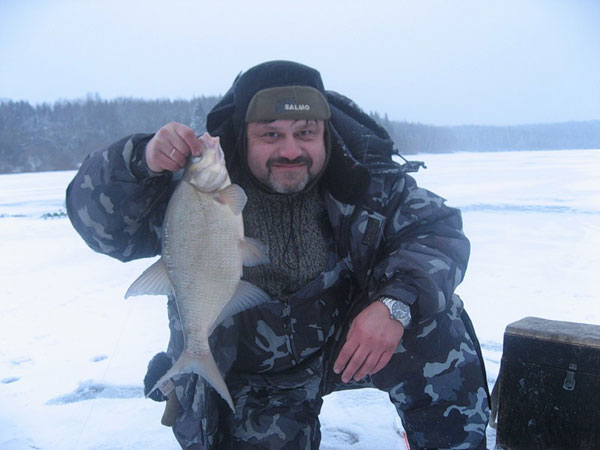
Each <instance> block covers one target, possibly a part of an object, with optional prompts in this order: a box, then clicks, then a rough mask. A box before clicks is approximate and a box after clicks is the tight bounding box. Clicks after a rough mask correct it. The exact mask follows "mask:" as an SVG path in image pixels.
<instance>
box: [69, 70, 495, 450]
mask: <svg viewBox="0 0 600 450" xmlns="http://www.w3.org/2000/svg"><path fill="white" fill-rule="evenodd" d="M207 130H208V132H209V133H210V134H211V135H212V136H219V137H220V139H221V144H222V147H223V150H224V153H225V158H226V161H227V168H228V170H229V174H230V176H231V179H232V182H235V183H237V184H239V185H240V186H241V187H242V188H243V189H244V191H245V192H246V195H247V197H248V203H247V205H246V208H245V209H244V212H243V220H244V228H245V233H246V235H247V236H249V237H252V238H255V239H258V240H259V241H262V242H263V243H265V244H267V245H268V247H269V258H270V263H269V264H264V265H260V266H256V267H250V268H245V269H244V275H243V279H244V280H246V281H248V282H250V283H252V284H254V285H256V286H258V287H260V288H261V289H263V290H264V291H265V292H266V293H267V294H268V295H269V297H270V300H269V301H267V302H265V303H262V304H260V305H259V306H257V307H255V308H252V309H249V310H247V311H243V312H241V313H239V314H237V315H235V316H233V317H232V318H230V319H227V320H226V321H225V322H223V324H222V325H220V326H219V327H217V328H216V329H215V331H214V333H213V334H212V336H211V347H212V349H213V352H214V354H215V358H216V360H217V363H218V365H219V368H220V369H221V371H222V372H223V374H224V375H225V379H226V382H227V387H228V388H229V391H230V392H231V396H232V398H233V402H234V405H235V413H232V412H231V410H230V409H229V408H228V406H227V405H226V403H225V402H224V401H223V400H222V399H221V397H220V396H219V395H218V394H217V393H216V392H215V391H213V390H212V388H210V387H209V386H208V385H207V384H206V383H205V382H204V381H202V380H198V378H197V377H196V376H195V375H183V376H180V377H175V378H174V379H173V382H174V384H175V391H174V392H175V393H176V398H177V402H178V414H177V418H176V420H175V423H174V424H173V431H174V433H175V436H176V438H177V440H178V441H179V443H180V444H181V446H182V448H184V449H235V450H239V449H250V448H252V449H257V448H261V449H269V450H273V449H294V450H296V449H317V448H318V447H319V442H320V438H321V434H320V427H319V419H318V416H319V411H320V408H321V405H322V402H323V400H322V399H323V396H324V395H326V394H328V393H330V392H332V391H336V390H343V389H352V388H361V387H374V388H377V389H380V390H383V391H385V392H387V393H388V394H389V398H390V401H391V402H392V403H393V404H394V406H395V407H396V410H397V412H398V415H399V416H400V418H401V419H402V423H403V425H404V428H405V429H406V432H407V436H408V440H409V442H410V446H411V449H413V450H416V449H432V448H433V449H442V448H453V449H455V448H461V449H463V448H464V449H467V448H470V449H485V445H486V444H485V429H486V425H487V421H488V415H489V412H488V395H487V386H486V380H485V376H484V370H483V361H482V359H481V351H480V349H479V344H478V342H477V338H476V336H475V332H474V330H473V327H472V325H471V322H470V320H469V318H468V315H467V313H466V312H465V310H464V309H463V304H462V301H461V299H460V298H459V297H458V296H456V295H455V294H454V290H455V288H456V286H457V285H458V284H459V283H460V282H461V281H462V278H463V275H464V272H465V270H466V266H467V260H468V256H469V242H468V240H467V239H466V237H465V236H464V234H463V233H462V221H461V216H460V212H459V211H458V210H456V209H453V208H450V207H448V206H446V205H445V204H444V200H443V199H442V198H440V197H438V196H437V195H435V194H433V193H431V192H429V191H427V190H424V189H422V188H419V187H417V185H416V183H415V181H414V180H413V179H412V178H411V177H410V176H408V175H407V174H406V173H405V171H404V170H403V169H402V166H400V165H399V164H397V163H395V162H393V161H392V159H391V154H392V153H393V143H392V141H391V139H390V138H389V135H388V134H387V132H385V130H383V129H382V128H381V127H379V126H378V125H377V124H376V123H375V122H374V121H373V120H372V119H371V118H370V117H369V116H368V115H366V114H364V113H363V112H362V111H361V110H360V109H359V108H358V107H357V106H356V105H355V104H354V103H353V102H352V101H350V100H349V99H347V98H346V97H343V96H341V95H339V94H336V93H335V92H332V91H326V90H325V89H324V87H323V83H322V81H321V76H320V74H319V72H317V71H316V70H314V69H312V68H309V67H307V66H304V65H301V64H297V63H293V62H287V61H273V62H267V63H264V64H260V65H258V66H255V67H253V68H251V69H250V70H248V71H247V72H245V73H243V74H242V75H241V76H239V77H238V78H237V79H236V80H235V81H234V83H233V85H232V87H231V88H230V90H229V91H228V92H227V93H226V94H225V96H224V97H223V98H222V99H221V101H220V102H219V103H218V104H217V105H216V106H215V107H214V108H213V109H212V111H211V112H210V113H209V114H208V117H207ZM200 149H201V147H200V145H199V141H198V139H197V137H196V134H195V132H194V131H193V130H191V129H190V128H188V127H186V126H185V125H182V124H178V123H170V124H167V125H165V126H164V127H162V128H161V129H160V130H158V132H157V133H156V134H154V135H139V134H137V135H132V136H128V137H126V138H124V139H123V140H121V141H119V142H117V143H115V144H113V145H111V146H109V147H108V148H106V149H103V150H102V151H99V152H97V153H95V154H93V155H91V156H90V157H88V159H86V161H85V162H84V163H83V165H82V167H81V169H80V171H79V173H78V174H77V176H76V177H75V179H74V180H73V182H72V183H71V185H70V186H69V189H68V196H67V207H68V211H69V217H70V218H71V221H72V222H73V225H74V226H75V228H76V229H77V231H78V232H79V233H80V234H81V236H82V237H83V238H84V239H85V240H86V242H87V243H88V244H89V245H90V246H91V247H92V248H93V249H95V250H97V251H100V252H103V253H106V254H108V255H110V256H113V257H116V258H119V259H120V260H123V261H128V260H132V259H136V258H143V257H150V256H154V255H156V254H158V253H160V251H161V246H160V235H161V226H162V221H163V217H164V211H165V206H166V203H167V202H168V200H169V195H170V193H171V192H172V189H173V184H174V183H175V180H174V177H173V174H174V173H175V172H177V171H179V169H181V168H182V167H184V165H185V164H186V161H187V159H188V157H189V156H190V155H191V154H198V153H200V152H201V150H200ZM103 199H104V200H103ZM106 199H109V200H110V202H111V204H112V208H105V204H106ZM84 206H85V207H86V208H85V211H86V213H85V214H80V211H81V210H82V208H83V207H84ZM168 311H169V325H170V330H171V339H170V342H169V347H168V350H167V355H168V359H167V361H168V360H169V359H170V360H171V361H174V360H176V359H177V357H178V356H179V354H180V353H181V351H182V348H183V336H182V333H181V324H180V323H179V317H178V313H177V306H176V304H175V301H174V299H173V298H170V299H169V302H168ZM158 366H159V365H153V364H151V365H150V373H149V374H148V377H149V378H151V379H157V378H159V377H160V376H161V375H162V374H163V373H164V372H165V371H166V369H167V368H168V364H167V365H166V366H167V367H166V368H164V367H163V368H160V369H159V370H158V372H160V373H153V371H156V370H157V367H158Z"/></svg>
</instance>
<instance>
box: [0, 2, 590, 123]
mask: <svg viewBox="0 0 600 450" xmlns="http://www.w3.org/2000/svg"><path fill="white" fill-rule="evenodd" d="M272 59H288V60H295V61H298V62H302V63H304V64H308V65H311V66H313V67H315V68H317V69H319V70H320V71H321V74H322V76H323V80H324V82H325V86H326V88H328V89H332V90H335V91H338V92H340V93H343V94H345V95H347V96H349V97H351V98H352V99H354V100H355V101H356V102H357V103H358V104H359V105H360V106H362V108H363V109H365V110H366V111H377V112H379V113H380V114H384V113H387V114H388V116H389V117H390V119H393V120H407V121H411V122H422V123H428V124H434V125H456V124H490V125H507V124H520V123H539V122H560V121H568V120H591V119H600V1H597V0H520V1H517V0H498V1H485V0H462V1H461V0H455V1H451V0H413V1H404V0H389V1H382V0H360V1H354V0H339V1H327V0H303V1H297V2H290V1H286V0H279V1H273V0H265V1H261V0H245V1H242V0H230V1H228V0H213V1H210V2H209V1H204V0H195V1H192V0H187V1H186V0H166V1H161V0H139V1H135V0H80V1H77V0H46V1H44V0H0V99H12V100H28V101H30V102H32V103H37V102H54V101H56V100H59V99H74V98H83V97H85V96H86V95H87V94H96V93H97V94H99V95H100V97H102V98H106V99H110V98H114V97H141V98H171V99H176V98H184V99H189V98H191V97H193V96H200V95H217V94H223V93H224V92H225V91H226V90H227V89H228V88H229V86H230V85H231V82H232V81H233V79H234V77H235V76H236V75H237V74H238V73H239V72H240V71H242V70H246V69H248V68H249V67H252V66H253V65H255V64H258V63H260V62H263V61H267V60H272Z"/></svg>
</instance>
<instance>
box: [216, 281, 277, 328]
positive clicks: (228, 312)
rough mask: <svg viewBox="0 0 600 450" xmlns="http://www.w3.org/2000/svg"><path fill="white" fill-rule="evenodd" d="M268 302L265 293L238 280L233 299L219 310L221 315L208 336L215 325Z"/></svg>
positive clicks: (268, 298) (267, 296) (250, 284)
mask: <svg viewBox="0 0 600 450" xmlns="http://www.w3.org/2000/svg"><path fill="white" fill-rule="evenodd" d="M268 300H270V297H269V295H268V294H267V293H266V292H265V291H263V290H262V289H260V288H259V287H256V286H254V285H253V284H252V283H248V282H247V281H244V280H240V284H239V286H238V288H237V290H236V291H235V294H233V297H231V299H230V300H229V302H227V304H226V305H225V307H224V308H223V309H222V310H221V313H220V314H219V316H218V317H217V319H216V320H215V322H214V323H213V325H212V326H211V327H210V330H209V334H210V333H212V332H213V331H214V329H215V328H216V327H217V325H219V324H220V323H221V322H223V321H224V320H225V319H227V318H228V317H231V316H233V315H235V314H238V313H240V312H242V311H245V310H247V309H250V308H253V307H255V306H258V305H260V304H261V303H264V302H266V301H268Z"/></svg>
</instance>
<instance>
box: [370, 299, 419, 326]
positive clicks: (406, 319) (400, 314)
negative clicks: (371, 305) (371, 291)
mask: <svg viewBox="0 0 600 450" xmlns="http://www.w3.org/2000/svg"><path fill="white" fill-rule="evenodd" d="M378 300H379V301H380V302H381V303H383V304H384V305H385V306H387V308H388V309H389V310H390V317H391V318H392V319H395V320H397V321H398V322H400V323H401V324H402V326H403V327H404V328H406V327H407V326H409V325H410V321H411V319H412V317H411V314H410V306H408V305H407V304H406V303H403V302H401V301H400V300H394V299H393V298H389V297H379V298H378Z"/></svg>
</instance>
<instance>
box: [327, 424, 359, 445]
mask: <svg viewBox="0 0 600 450" xmlns="http://www.w3.org/2000/svg"><path fill="white" fill-rule="evenodd" d="M326 432H327V434H328V435H330V436H331V437H332V438H333V439H335V440H336V441H338V442H343V443H344V444H347V445H354V444H356V443H357V442H358V441H359V440H360V439H359V437H358V434H356V433H354V432H352V431H349V430H342V429H341V428H329V427H327V428H326Z"/></svg>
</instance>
